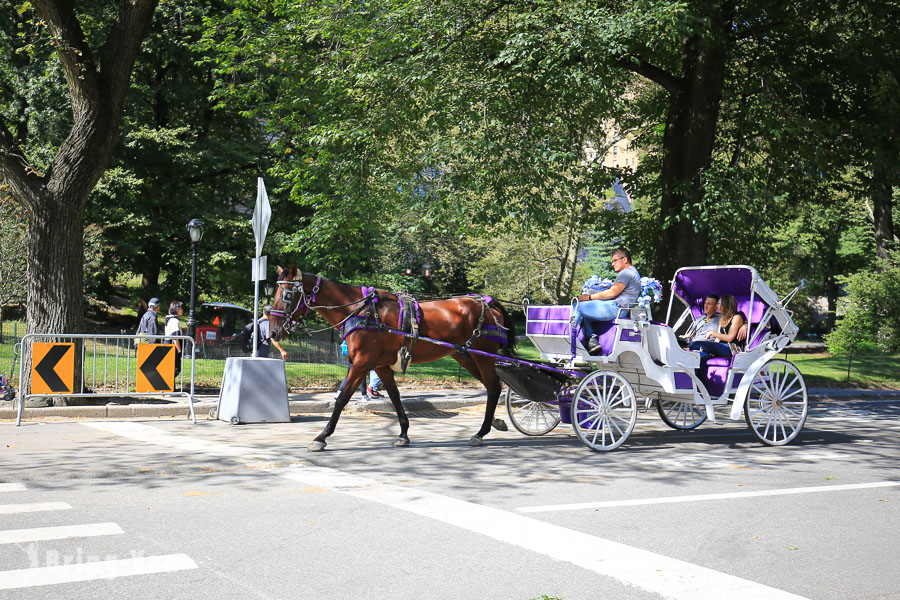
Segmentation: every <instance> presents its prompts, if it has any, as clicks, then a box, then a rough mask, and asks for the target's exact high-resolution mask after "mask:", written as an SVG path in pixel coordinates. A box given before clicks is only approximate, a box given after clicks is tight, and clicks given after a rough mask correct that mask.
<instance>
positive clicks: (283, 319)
mask: <svg viewBox="0 0 900 600" xmlns="http://www.w3.org/2000/svg"><path fill="white" fill-rule="evenodd" d="M303 280H304V275H303V272H302V271H299V270H298V269H297V265H296V264H295V265H293V266H292V267H291V268H290V269H282V268H281V267H278V286H277V289H276V290H275V297H274V298H273V299H272V310H271V312H270V313H269V335H271V336H272V338H273V339H275V340H278V341H281V340H283V339H284V338H286V337H287V336H288V334H289V333H290V332H291V330H292V329H293V327H294V325H295V324H296V323H295V321H294V315H295V313H297V312H298V311H299V310H300V309H301V302H302V303H303V306H306V302H305V298H306V292H305V291H304V289H303V285H304V281H303ZM307 310H308V309H307Z"/></svg>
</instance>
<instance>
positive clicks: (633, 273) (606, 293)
mask: <svg viewBox="0 0 900 600" xmlns="http://www.w3.org/2000/svg"><path fill="white" fill-rule="evenodd" d="M612 268H613V271H615V272H616V273H618V275H617V276H616V280H615V281H614V282H613V284H612V285H611V286H610V287H609V288H608V289H605V290H603V291H600V292H596V291H595V292H592V293H590V294H581V295H580V296H578V305H577V306H576V307H575V327H578V326H581V328H582V329H584V336H585V337H586V338H587V348H588V352H590V353H592V354H593V353H594V352H595V351H597V350H599V349H600V342H599V340H598V339H597V336H596V334H595V333H594V328H593V327H591V322H590V320H589V319H594V320H596V321H612V320H613V319H615V318H616V316H617V315H618V314H619V309H620V308H622V307H623V306H628V305H630V304H637V301H638V297H639V296H640V295H641V276H640V274H639V273H638V272H637V269H635V268H634V267H633V266H632V264H631V253H630V252H629V251H628V250H626V249H625V248H616V249H615V250H613V253H612Z"/></svg>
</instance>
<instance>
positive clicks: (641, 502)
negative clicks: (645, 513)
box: [516, 481, 900, 513]
mask: <svg viewBox="0 0 900 600" xmlns="http://www.w3.org/2000/svg"><path fill="white" fill-rule="evenodd" d="M898 485H900V481H876V482H874V483H851V484H847V485H822V486H817V487H802V488H787V489H782V490H759V491H756V492H725V493H721V494H697V495H694V496H667V497H663V498H637V499H634V500H609V501H605V502H578V503H574V504H549V505H547V506H523V507H521V508H517V509H516V510H517V511H519V512H523V513H538V512H556V511H563V510H585V509H589V508H595V509H596V508H616V507H620V506H645V505H648V504H674V503H677V502H703V501H707V500H733V499H736V498H758V497H761V496H789V495H791V494H817V493H819V492H844V491H848V490H864V489H869V488H884V487H894V486H898Z"/></svg>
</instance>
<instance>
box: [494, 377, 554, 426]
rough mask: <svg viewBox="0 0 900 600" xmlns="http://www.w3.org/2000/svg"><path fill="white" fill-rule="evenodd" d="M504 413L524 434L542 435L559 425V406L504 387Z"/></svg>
mask: <svg viewBox="0 0 900 600" xmlns="http://www.w3.org/2000/svg"><path fill="white" fill-rule="evenodd" d="M506 414H508V415H509V418H510V420H511V421H512V424H513V426H514V427H515V428H516V429H518V430H519V431H520V432H522V433H524V434H525V435H544V434H545V433H550V432H551V431H553V428H554V427H556V426H557V425H559V406H556V405H555V404H549V403H547V402H534V401H533V400H528V399H527V398H523V397H522V396H520V395H518V394H517V393H515V392H514V391H513V390H512V388H511V387H507V388H506Z"/></svg>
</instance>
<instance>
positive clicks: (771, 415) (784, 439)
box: [744, 360, 809, 446]
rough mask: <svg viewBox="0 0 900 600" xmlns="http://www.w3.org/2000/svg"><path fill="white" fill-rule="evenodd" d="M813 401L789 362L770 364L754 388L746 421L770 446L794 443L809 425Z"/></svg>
mask: <svg viewBox="0 0 900 600" xmlns="http://www.w3.org/2000/svg"><path fill="white" fill-rule="evenodd" d="M808 410H809V398H808V396H807V394H806V382H805V381H803V375H802V374H801V373H800V370H799V369H798V368H797V367H795V366H794V365H793V364H791V363H789V362H788V361H786V360H770V361H769V362H767V363H766V364H764V365H763V367H762V369H760V370H759V373H757V374H756V376H755V377H754V378H753V382H752V383H751V384H750V392H749V393H748V395H747V400H746V401H745V402H744V419H745V420H746V421H747V426H748V427H749V428H750V431H752V432H753V435H755V436H756V437H757V438H758V439H759V441H761V442H762V443H763V444H766V445H768V446H783V445H784V444H788V443H790V442H791V441H792V440H793V439H794V438H795V437H797V434H798V433H800V430H801V429H803V424H804V423H806V415H807V412H808Z"/></svg>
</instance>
